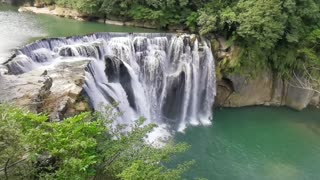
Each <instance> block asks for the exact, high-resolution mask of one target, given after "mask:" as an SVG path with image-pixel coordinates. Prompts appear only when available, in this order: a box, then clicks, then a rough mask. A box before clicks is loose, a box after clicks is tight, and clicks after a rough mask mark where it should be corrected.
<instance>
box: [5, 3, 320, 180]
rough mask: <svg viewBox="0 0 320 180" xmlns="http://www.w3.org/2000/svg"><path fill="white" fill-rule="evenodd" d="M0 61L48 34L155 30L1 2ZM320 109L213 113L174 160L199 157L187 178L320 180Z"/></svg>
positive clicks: (187, 136)
mask: <svg viewBox="0 0 320 180" xmlns="http://www.w3.org/2000/svg"><path fill="white" fill-rule="evenodd" d="M0 23H1V24H0V62H1V61H2V62H3V61H5V60H6V59H7V58H8V57H9V56H10V54H11V53H12V50H13V49H15V48H18V47H19V46H22V45H24V44H26V43H28V42H30V41H33V40H35V39H39V38H43V37H61V36H71V35H82V34H88V33H93V32H109V31H112V32H155V31H157V30H149V29H143V28H134V27H124V26H113V25H104V24H99V23H92V22H79V21H75V20H71V19H64V18H59V17H53V16H47V15H33V14H27V13H22V14H20V13H18V12H17V8H14V7H11V6H4V5H0ZM319 117H320V111H319V110H312V109H307V110H304V111H302V112H297V111H293V110H290V109H288V108H271V107H247V108H238V109H228V108H226V109H219V110H215V111H214V120H213V125H212V126H208V127H192V128H188V129H187V130H186V132H185V133H184V134H182V133H177V134H176V136H175V140H176V141H177V142H181V141H184V142H187V143H189V144H190V145H191V148H190V150H189V151H188V152H186V153H184V154H181V155H179V156H177V157H176V159H174V162H175V163H178V162H181V161H184V160H192V159H194V160H196V164H195V165H194V166H193V167H192V168H191V169H190V171H189V172H188V173H187V174H186V176H185V177H186V179H193V178H195V177H204V178H207V179H209V180H211V179H212V180H318V179H320V171H319V170H318V168H319V167H320V118H319Z"/></svg>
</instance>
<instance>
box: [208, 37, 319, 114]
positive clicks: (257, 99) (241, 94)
mask: <svg viewBox="0 0 320 180" xmlns="http://www.w3.org/2000/svg"><path fill="white" fill-rule="evenodd" d="M213 48H214V50H215V51H216V52H215V57H216V60H217V61H218V63H217V73H218V74H217V78H218V79H217V96H216V101H215V105H216V106H219V107H243V106H254V105H267V106H288V107H291V108H293V109H296V110H302V109H304V108H306V107H307V106H308V105H312V106H315V107H318V108H319V107H320V94H319V93H317V92H315V91H313V90H310V89H307V88H304V87H302V86H300V85H299V82H298V80H296V79H292V80H290V81H288V80H285V79H282V78H280V77H278V76H277V75H276V74H275V73H273V72H272V71H271V70H270V69H267V68H266V69H265V70H264V71H262V72H260V73H257V74H256V75H254V76H253V75H250V74H251V73H250V72H251V71H250V69H247V70H243V73H241V74H240V73H233V74H230V73H223V70H224V68H227V67H233V65H234V64H235V59H236V58H234V57H237V55H238V53H239V52H240V50H239V48H238V47H234V46H230V47H228V46H227V45H226V43H225V41H224V40H223V39H221V38H217V39H216V40H215V41H214V43H213ZM246 72H247V73H246ZM299 80H301V79H299Z"/></svg>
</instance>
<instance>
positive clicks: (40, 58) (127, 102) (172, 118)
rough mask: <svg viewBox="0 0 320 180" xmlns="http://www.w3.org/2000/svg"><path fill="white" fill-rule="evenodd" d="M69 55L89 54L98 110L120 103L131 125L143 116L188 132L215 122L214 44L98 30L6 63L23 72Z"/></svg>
mask: <svg viewBox="0 0 320 180" xmlns="http://www.w3.org/2000/svg"><path fill="white" fill-rule="evenodd" d="M66 58H87V59H89V60H90V63H89V64H88V66H87V67H86V82H85V85H84V91H85V94H86V95H87V96H88V98H89V100H90V104H91V106H92V107H93V108H94V109H95V110H102V109H103V107H104V106H105V105H108V104H113V103H115V102H116V103H118V107H117V111H119V112H122V113H123V115H122V116H121V117H120V118H118V120H117V123H126V124H130V123H132V122H134V121H135V120H136V119H138V118H139V117H140V116H143V117H145V118H146V120H147V122H148V123H157V124H159V125H162V124H165V125H167V126H169V127H170V128H171V129H175V130H178V131H183V130H184V129H185V128H186V127H187V126H188V125H199V124H202V125H208V124H210V123H211V116H212V109H211V108H212V105H213V102H214V96H215V93H216V87H215V69H214V58H213V55H212V52H211V48H210V44H209V43H207V41H206V40H205V39H203V38H201V37H198V36H195V35H187V34H179V35H176V34H127V33H96V34H92V35H87V36H77V37H70V38H56V39H46V40H40V41H37V42H35V43H33V44H29V45H27V46H25V47H24V48H22V49H20V50H19V51H18V52H17V53H16V57H14V58H13V59H11V60H10V61H8V62H7V64H6V66H7V69H8V71H9V73H11V74H22V73H26V72H28V71H31V70H33V69H35V68H37V67H40V66H48V65H50V64H52V63H58V62H59V61H61V60H62V59H66Z"/></svg>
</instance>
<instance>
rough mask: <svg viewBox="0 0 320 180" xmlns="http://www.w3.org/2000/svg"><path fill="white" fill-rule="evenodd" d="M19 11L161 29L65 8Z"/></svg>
mask: <svg viewBox="0 0 320 180" xmlns="http://www.w3.org/2000/svg"><path fill="white" fill-rule="evenodd" d="M18 11H19V12H29V13H35V14H46V15H52V16H59V17H64V18H71V19H75V20H78V21H93V22H98V23H104V24H109V25H117V26H133V27H141V28H148V29H158V28H159V27H157V26H154V25H151V24H150V23H146V22H136V21H116V20H111V19H105V18H100V17H94V16H89V15H86V14H82V13H79V12H78V11H76V10H73V9H69V8H63V7H59V6H48V7H35V6H21V7H20V8H19V10H18Z"/></svg>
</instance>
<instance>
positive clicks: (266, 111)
mask: <svg viewBox="0 0 320 180" xmlns="http://www.w3.org/2000/svg"><path fill="white" fill-rule="evenodd" d="M214 116H215V120H214V125H213V126H211V127H194V128H189V129H188V130H187V131H186V133H185V134H178V135H177V136H176V140H177V141H185V142H187V143H189V144H190V145H191V149H190V150H189V151H188V152H187V153H185V154H183V155H181V156H179V157H177V159H176V160H175V162H181V161H183V160H190V159H194V160H196V164H195V165H194V166H193V167H192V168H191V171H190V172H189V173H188V174H187V176H186V178H187V179H193V178H194V177H205V178H207V179H210V180H211V179H212V180H319V179H320V169H319V168H320V111H319V110H311V109H308V110H305V111H303V112H297V111H293V110H290V109H287V108H270V107H269V108H268V107H249V108H240V109H223V110H217V111H215V113H214Z"/></svg>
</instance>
